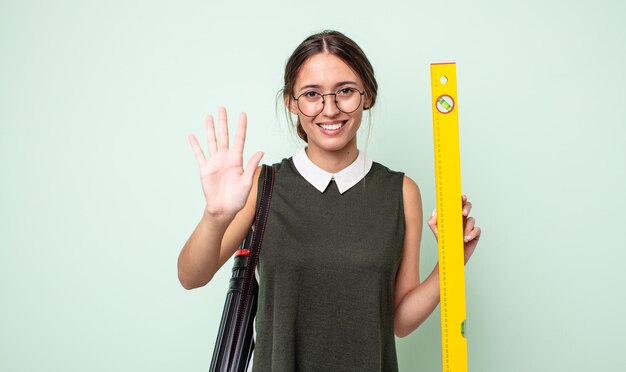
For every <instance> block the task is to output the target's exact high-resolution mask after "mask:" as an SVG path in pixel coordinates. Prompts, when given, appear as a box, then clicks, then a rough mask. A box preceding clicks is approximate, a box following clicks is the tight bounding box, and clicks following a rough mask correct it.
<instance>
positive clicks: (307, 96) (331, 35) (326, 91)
mask: <svg viewBox="0 0 626 372" xmlns="http://www.w3.org/2000/svg"><path fill="white" fill-rule="evenodd" d="M284 83H285V85H284V88H283V98H284V102H285V106H286V108H287V109H288V110H289V111H290V112H291V114H293V115H295V116H296V117H297V123H296V126H297V132H298V135H299V136H300V137H301V138H302V139H303V140H304V141H305V142H306V147H305V148H304V149H302V150H301V151H299V152H297V153H296V154H295V155H294V156H293V157H291V158H288V159H284V160H283V161H281V162H280V163H278V164H274V168H275V170H276V181H275V187H274V191H273V196H272V204H271V208H270V213H269V215H268V219H267V226H266V231H265V235H264V241H263V248H262V250H261V256H260V260H259V266H258V270H259V279H260V282H259V285H260V290H259V306H258V312H257V318H256V332H257V338H256V347H255V355H254V371H281V372H283V371H385V372H387V371H397V369H398V366H397V358H396V350H395V338H394V334H395V335H397V336H400V337H403V336H406V335H408V334H410V333H411V332H412V331H413V330H415V329H416V328H417V327H418V326H419V325H420V324H421V323H422V322H423V321H424V320H425V319H426V318H427V317H428V316H429V315H430V314H431V313H432V311H433V310H434V309H435V307H436V306H437V304H438V303H439V277H438V268H437V267H435V268H434V269H433V271H432V272H431V273H430V275H429V276H428V277H427V278H426V279H425V280H424V281H423V282H420V274H419V251H420V241H421V235H422V222H423V221H422V203H421V197H420V191H419V188H418V187H417V185H416V184H415V182H414V181H413V180H411V179H410V178H409V177H406V176H404V174H402V173H399V172H395V171H392V170H389V169H388V168H386V167H384V166H383V165H381V164H378V163H375V162H372V161H371V160H369V159H368V158H367V157H366V156H365V154H364V153H363V152H361V151H359V150H358V148H357V139H356V136H357V131H358V129H359V127H360V125H361V121H362V117H363V111H364V110H369V109H370V108H372V106H373V105H374V103H375V102H376V95H377V83H376V79H375V77H374V71H373V69H372V66H371V65H370V63H369V61H368V59H367V57H366V56H365V54H364V53H363V51H362V50H361V48H359V46H358V45H357V44H355V43H354V42H353V41H352V40H351V39H349V38H347V37H346V36H345V35H343V34H341V33H339V32H335V31H325V32H322V33H319V34H315V35H312V36H310V37H309V38H307V39H306V40H304V41H303V42H302V44H300V45H299V46H298V48H297V49H296V50H295V51H294V53H293V54H292V56H291V58H290V59H289V61H288V62H287V66H286V68H285V81H284ZM246 124H247V123H246V116H245V114H241V116H240V117H239V125H238V127H237V131H236V135H235V139H234V144H233V147H232V148H231V147H229V135H228V124H227V116H226V110H225V109H224V108H220V109H219V112H218V131H217V133H218V134H217V136H216V131H215V125H214V120H213V118H212V117H211V116H209V117H208V118H207V122H206V129H207V142H208V152H209V157H208V159H207V158H206V157H205V155H204V153H203V151H202V149H201V147H200V145H199V143H198V140H197V139H196V138H195V136H193V135H190V142H191V146H192V148H193V151H194V153H195V156H196V158H197V160H198V163H199V166H200V178H201V182H202V188H203V190H204V194H205V198H206V207H205V209H204V214H203V216H202V219H201V220H200V223H199V224H198V226H197V227H196V229H195V230H194V232H193V233H192V235H191V237H190V238H189V240H188V241H187V243H186V244H185V246H184V247H183V249H182V251H181V253H180V257H179V261H178V273H179V278H180V281H181V283H182V285H183V286H184V287H185V288H188V289H190V288H195V287H200V286H203V285H205V284H207V283H208V282H209V281H210V280H211V278H212V277H213V275H214V274H215V272H216V271H217V270H218V269H219V268H220V267H221V266H222V265H223V264H224V262H225V261H226V260H228V258H229V257H230V256H231V255H233V253H234V252H235V250H236V249H237V247H238V246H239V244H240V243H241V241H242V240H243V239H244V238H245V236H246V234H247V232H248V230H249V228H250V226H251V224H252V221H253V219H254V213H255V209H256V202H257V193H258V187H257V184H258V179H259V176H260V175H259V170H258V165H259V162H260V160H261V157H262V156H263V154H262V153H261V152H258V153H256V154H254V155H253V156H252V157H251V158H250V160H249V161H248V163H247V165H246V166H245V169H244V165H243V155H242V153H243V147H244V142H245V134H246ZM471 208H472V205H471V203H470V202H469V201H467V198H466V197H465V196H463V210H462V211H459V213H462V215H463V218H464V223H465V229H464V230H465V231H464V240H465V260H466V262H467V260H468V259H469V257H470V256H471V255H472V253H473V251H474V248H475V247H476V244H477V242H478V238H479V236H480V228H478V227H477V226H476V225H475V221H474V219H473V218H472V217H469V212H470V210H471ZM428 224H429V226H430V228H431V229H432V231H433V233H434V234H435V236H436V234H437V219H436V215H435V213H433V215H432V216H431V218H430V219H429V221H428Z"/></svg>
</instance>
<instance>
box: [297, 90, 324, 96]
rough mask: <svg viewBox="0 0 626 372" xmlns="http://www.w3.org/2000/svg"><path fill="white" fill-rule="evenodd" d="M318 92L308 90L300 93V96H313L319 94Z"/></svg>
mask: <svg viewBox="0 0 626 372" xmlns="http://www.w3.org/2000/svg"><path fill="white" fill-rule="evenodd" d="M319 95H320V94H319V93H317V92H316V91H314V90H310V91H308V92H304V93H302V95H301V97H306V98H314V97H315V96H319Z"/></svg>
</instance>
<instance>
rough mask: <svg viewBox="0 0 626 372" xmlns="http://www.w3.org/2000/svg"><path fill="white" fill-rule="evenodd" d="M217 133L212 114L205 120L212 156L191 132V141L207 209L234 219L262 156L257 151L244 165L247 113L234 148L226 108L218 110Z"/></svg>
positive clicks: (238, 127) (217, 214)
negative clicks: (230, 137) (206, 153)
mask: <svg viewBox="0 0 626 372" xmlns="http://www.w3.org/2000/svg"><path fill="white" fill-rule="evenodd" d="M218 125H219V128H218V135H217V137H216V134H215V123H214V120H213V117H212V116H211V115H209V116H207V119H206V132H207V134H206V136H207V144H208V151H209V157H208V159H207V157H206V156H205V155H204V152H203V151H202V148H201V147H200V144H199V142H198V140H197V138H196V137H195V136H194V135H193V134H191V135H189V142H190V144H191V147H192V149H193V152H194V154H195V156H196V160H197V161H198V166H199V168H200V181H201V183H202V190H203V192H204V197H205V199H206V212H207V213H209V214H211V215H214V216H216V217H225V218H232V217H233V216H234V215H235V214H237V212H239V211H240V210H241V209H242V208H243V207H244V205H245V203H246V200H247V198H248V195H249V193H250V189H251V188H252V181H253V176H254V171H255V169H256V168H257V167H258V166H259V162H260V161H261V158H262V157H263V153H262V152H257V153H255V154H254V155H252V157H251V158H250V160H249V161H248V164H247V165H246V168H245V169H244V168H243V148H244V144H245V141H246V127H247V118H246V114H245V113H242V114H241V115H240V117H239V124H238V126H237V131H236V133H235V139H234V142H233V148H232V149H231V148H230V147H229V137H228V118H227V114H226V109H225V108H223V107H220V108H219V111H218Z"/></svg>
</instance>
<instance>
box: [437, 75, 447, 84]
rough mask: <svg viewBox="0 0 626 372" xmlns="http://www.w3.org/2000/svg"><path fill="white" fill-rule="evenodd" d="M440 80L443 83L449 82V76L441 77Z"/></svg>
mask: <svg viewBox="0 0 626 372" xmlns="http://www.w3.org/2000/svg"><path fill="white" fill-rule="evenodd" d="M439 82H440V83H441V84H445V83H447V82H448V78H447V77H445V76H442V77H441V78H440V79H439Z"/></svg>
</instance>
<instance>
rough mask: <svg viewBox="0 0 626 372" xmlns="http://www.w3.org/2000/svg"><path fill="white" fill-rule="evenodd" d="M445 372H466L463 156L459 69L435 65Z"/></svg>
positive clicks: (434, 116)
mask: <svg viewBox="0 0 626 372" xmlns="http://www.w3.org/2000/svg"><path fill="white" fill-rule="evenodd" d="M430 78H431V87H432V112H433V137H434V138H433V139H434V150H435V184H436V187H435V189H436V194H437V229H438V246H439V247H438V252H439V283H440V310H441V359H442V371H443V372H467V341H466V339H465V272H464V263H465V261H464V260H465V258H464V253H463V217H462V215H461V208H462V201H461V196H462V190H461V155H460V149H459V124H458V110H457V104H458V100H457V91H456V64H455V63H434V64H431V65H430Z"/></svg>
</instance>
